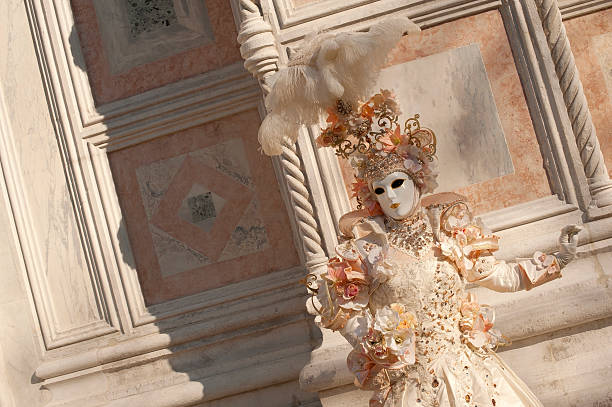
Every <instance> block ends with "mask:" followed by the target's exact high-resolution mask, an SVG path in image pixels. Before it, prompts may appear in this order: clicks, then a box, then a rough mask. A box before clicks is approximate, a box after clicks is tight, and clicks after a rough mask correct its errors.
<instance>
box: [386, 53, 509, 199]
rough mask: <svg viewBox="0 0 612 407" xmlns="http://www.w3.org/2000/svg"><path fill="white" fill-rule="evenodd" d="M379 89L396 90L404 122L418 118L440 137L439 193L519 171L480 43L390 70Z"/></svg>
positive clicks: (402, 64)
mask: <svg viewBox="0 0 612 407" xmlns="http://www.w3.org/2000/svg"><path fill="white" fill-rule="evenodd" d="M379 87H381V88H387V89H392V90H394V91H395V93H396V95H397V97H398V99H399V102H400V106H401V109H402V115H401V116H400V123H403V122H404V121H405V120H407V119H408V118H410V117H413V116H414V115H415V114H416V113H418V114H419V115H420V116H421V117H420V122H421V126H422V127H428V128H430V129H432V130H433V131H434V133H435V134H436V138H437V141H438V144H437V156H438V160H439V167H440V176H439V178H438V183H439V187H438V190H439V191H449V190H452V189H456V188H461V187H465V186H468V185H472V184H477V183H480V182H483V181H486V180H489V179H491V178H496V177H501V176H503V175H507V174H512V173H513V172H514V167H513V165H512V159H511V158H510V152H509V151H508V145H507V144H506V139H505V137H504V131H503V130H502V127H501V123H500V120H499V114H498V112H497V108H496V106H495V100H494V98H493V93H492V92H491V85H490V83H489V79H488V78H487V72H486V70H485V66H484V63H483V61H482V56H481V54H480V49H479V46H478V45H477V44H471V45H468V46H464V47H460V48H455V49H452V50H449V51H444V52H441V53H438V54H434V55H430V56H427V57H424V58H419V59H416V60H413V61H409V62H404V63H401V64H397V65H394V66H391V67H389V68H386V69H385V70H384V71H383V72H382V74H381V77H380V80H379Z"/></svg>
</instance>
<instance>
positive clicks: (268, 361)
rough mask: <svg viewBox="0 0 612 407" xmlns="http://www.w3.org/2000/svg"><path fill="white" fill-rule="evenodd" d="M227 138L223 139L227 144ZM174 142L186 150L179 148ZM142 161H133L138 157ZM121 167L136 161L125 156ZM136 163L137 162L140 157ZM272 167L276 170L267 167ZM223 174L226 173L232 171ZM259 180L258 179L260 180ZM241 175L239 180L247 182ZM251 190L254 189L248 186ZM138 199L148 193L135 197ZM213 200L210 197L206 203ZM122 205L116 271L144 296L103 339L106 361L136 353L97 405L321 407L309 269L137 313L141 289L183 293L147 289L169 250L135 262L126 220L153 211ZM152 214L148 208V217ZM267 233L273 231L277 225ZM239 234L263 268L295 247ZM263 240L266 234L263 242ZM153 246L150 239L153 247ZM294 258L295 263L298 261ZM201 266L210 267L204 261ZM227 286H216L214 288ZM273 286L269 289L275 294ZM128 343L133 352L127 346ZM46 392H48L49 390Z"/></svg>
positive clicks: (249, 231) (150, 304)
mask: <svg viewBox="0 0 612 407" xmlns="http://www.w3.org/2000/svg"><path fill="white" fill-rule="evenodd" d="M69 43H70V47H71V53H72V57H73V61H74V63H75V65H76V66H78V67H79V68H80V69H82V70H83V71H84V72H87V71H88V70H87V66H86V64H85V59H84V57H83V54H82V50H81V45H80V41H79V36H78V33H77V31H76V27H73V29H72V32H71V33H70V36H69ZM172 137H174V136H173V135H164V136H161V137H160V138H162V139H163V138H172ZM221 138H222V137H219V139H220V141H221ZM175 141H176V142H178V139H175ZM129 148H130V147H128V148H127V149H129ZM172 148H173V147H172ZM178 150H180V149H177V151H178ZM123 151H125V150H123ZM136 153H137V152H136V151H135V152H134V154H136ZM112 154H115V152H111V153H109V154H108V156H109V162H111V164H110V168H111V170H112V176H113V180H114V184H115V185H118V184H119V183H121V182H123V179H124V177H130V176H132V177H134V179H135V178H136V174H135V173H132V174H128V173H125V172H121V171H116V168H115V166H114V165H113V162H112V161H113V160H112V159H110V156H111V155H112ZM123 157H124V158H125V157H128V155H127V154H124V155H123ZM132 158H134V159H136V156H132ZM226 164H227V166H228V167H231V165H232V163H231V162H229V163H226ZM266 165H268V166H270V168H271V165H270V164H269V163H268V164H266ZM168 168H170V170H168ZM172 168H173V167H172V165H170V164H169V165H168V166H167V167H163V166H161V167H159V168H158V171H159V172H160V173H159V174H158V175H159V177H160V178H164V177H165V178H167V179H169V180H170V181H172V180H173V177H174V176H176V174H177V172H175V173H174V174H172V173H171V172H166V170H168V171H171V169H172ZM221 169H222V170H227V168H225V167H223V168H221ZM217 170H219V168H217ZM238 170H239V169H238ZM238 170H237V171H238ZM257 171H259V170H258V169H254V170H253V172H257ZM226 175H227V176H230V177H231V174H230V173H229V172H226ZM239 175H240V174H238V175H237V176H236V177H235V178H236V179H238V178H240V177H239ZM253 178H255V175H253ZM269 181H270V183H274V184H272V185H275V187H274V189H277V185H276V180H275V179H270V180H269ZM241 182H242V181H241ZM243 182H244V184H245V185H246V187H247V188H251V189H252V190H254V191H258V189H257V188H259V186H258V187H257V188H256V187H255V182H253V181H252V180H249V179H246V180H243ZM249 182H250V183H252V184H253V185H249ZM192 189H193V188H192ZM132 192H133V193H135V194H139V193H140V191H136V190H132ZM190 193H191V192H190ZM198 193H199V195H197V196H208V197H209V198H210V199H209V200H208V201H207V202H208V203H209V204H210V205H218V206H219V207H221V206H223V205H230V204H231V202H221V200H222V199H221V198H220V199H221V200H218V201H215V200H214V197H213V196H212V195H210V192H206V191H204V192H202V191H200V192H198ZM207 193H209V195H206V194H207ZM260 194H261V195H262V196H260V198H261V202H259V203H258V205H259V206H257V205H256V207H255V209H253V208H252V206H253V205H251V206H248V207H247V208H246V209H243V213H250V212H248V211H249V210H253V214H254V215H253V217H252V218H253V219H255V218H257V215H258V213H259V212H258V211H263V209H262V207H265V202H264V201H265V199H269V198H268V195H267V194H263V193H261V192H260ZM118 195H119V203H120V206H121V212H122V217H123V219H122V220H121V223H120V225H119V228H118V231H117V234H116V236H115V237H116V239H117V240H118V242H119V249H120V251H121V256H120V257H121V258H120V259H118V261H120V262H122V263H123V265H122V267H123V269H124V271H123V273H122V274H121V282H122V284H123V285H124V287H128V286H129V284H130V281H129V280H130V278H132V280H131V281H132V282H133V283H134V285H136V286H137V287H135V289H134V290H132V291H130V289H129V288H124V289H123V292H122V293H115V294H114V295H115V297H116V302H117V303H119V304H121V303H122V302H123V301H122V300H121V299H120V298H122V297H124V296H125V297H126V299H127V302H128V303H129V304H130V305H131V306H130V307H128V308H130V312H129V314H130V317H129V318H127V319H128V320H124V321H122V322H121V324H122V330H123V333H122V334H121V335H118V336H115V337H113V338H109V337H106V338H104V337H103V338H101V340H100V342H98V343H97V346H98V350H97V352H98V355H106V354H108V352H112V351H114V350H115V349H119V347H122V346H127V347H123V348H122V349H128V348H129V351H128V352H126V353H125V354H121V355H120V356H117V357H116V359H113V361H112V362H113V363H107V364H105V365H102V366H101V367H100V369H101V372H96V373H95V374H101V375H102V376H103V378H104V382H105V383H106V385H107V386H109V387H108V388H105V389H104V390H103V392H102V393H101V394H100V395H99V397H104V398H106V403H107V404H105V405H113V406H128V405H129V406H143V405H151V406H207V407H211V406H219V407H221V406H232V407H241V406H245V407H246V406H249V407H251V406H266V407H275V406H278V407H280V406H283V407H285V406H306V405H308V406H317V405H320V402H319V401H318V397H317V395H316V394H312V393H305V392H302V391H301V390H300V389H299V383H298V376H299V373H300V371H301V370H302V368H303V367H304V366H305V365H306V364H308V363H309V362H310V353H311V351H312V349H314V348H315V347H317V346H319V345H320V343H321V332H320V331H319V329H318V328H317V327H316V326H315V325H314V323H313V321H312V317H311V316H310V315H308V314H307V313H306V308H305V303H306V299H307V294H306V290H305V288H304V287H303V286H301V285H300V284H299V280H300V278H301V277H303V275H304V270H303V268H302V267H299V266H296V264H297V263H296V262H294V263H291V267H284V268H282V269H281V271H275V272H273V273H267V274H266V273H264V274H262V275H259V276H257V277H254V278H247V279H245V280H243V281H238V282H234V281H232V282H231V283H229V284H226V285H222V286H219V287H217V288H212V289H208V290H204V291H202V292H196V293H195V294H190V295H188V296H182V297H177V298H171V299H168V300H163V301H151V300H150V299H149V298H147V292H144V296H143V297H141V298H140V300H141V303H142V304H144V305H143V306H142V307H140V308H141V309H139V305H138V301H137V300H138V298H135V297H138V296H139V293H140V292H143V291H144V290H141V289H140V288H141V287H144V286H147V287H155V286H156V285H157V286H158V287H159V289H160V290H164V289H176V287H170V288H169V287H168V282H167V281H164V280H165V279H164V278H162V279H160V280H155V281H146V279H150V278H151V274H150V273H148V272H145V271H146V269H147V267H148V265H149V264H150V263H151V262H153V263H154V262H157V261H159V253H160V252H159V250H164V248H163V247H161V246H160V247H155V250H158V249H159V250H158V251H155V250H150V251H149V256H150V257H149V258H148V259H147V260H146V261H145V263H146V264H143V262H142V260H143V259H142V255H141V257H136V256H135V255H134V252H135V248H134V242H135V241H140V240H141V238H142V236H140V235H138V233H139V232H135V231H134V230H132V231H131V230H130V229H131V227H130V222H129V219H126V218H127V215H126V213H127V212H128V211H127V210H126V206H129V205H141V206H143V205H144V206H146V205H147V203H146V202H145V203H143V202H137V203H134V202H127V201H126V200H124V199H122V198H124V197H122V196H121V195H120V194H118ZM213 195H214V194H213ZM202 199H204V198H202ZM192 201H193V200H192ZM196 201H197V200H195V201H193V202H196ZM253 201H254V200H253ZM201 202H203V201H200V203H201ZM141 209H142V208H141ZM149 209H150V208H145V212H146V210H149ZM192 209H193V208H192ZM200 209H201V208H200ZM209 209H210V208H209ZM282 210H284V208H282ZM207 214H208V215H207ZM200 215H201V216H202V219H201V221H202V222H204V221H205V220H206V219H205V218H206V217H207V216H209V215H210V211H208V212H207V211H205V210H202V211H201V212H200ZM277 215H278V214H277ZM278 216H280V215H278ZM282 216H284V215H282ZM247 218H248V216H247ZM262 218H265V216H262ZM204 223H205V222H204ZM204 223H202V224H200V225H199V226H201V227H204V226H202V225H203V224H204ZM264 223H265V222H264ZM179 224H180V222H179ZM265 224H266V225H269V222H268V223H265ZM126 225H127V226H126ZM148 226H149V232H153V230H152V229H153V228H155V226H152V225H148ZM196 226H198V225H196ZM281 228H282V226H281ZM145 229H146V228H145ZM241 230H242V240H241V242H242V243H241V244H243V246H240V247H246V246H248V247H249V248H251V249H252V248H253V247H254V249H252V252H250V255H252V257H251V258H253V259H255V260H254V261H255V262H257V261H258V258H261V259H263V258H264V257H265V256H264V254H262V253H264V251H263V249H261V248H262V247H265V248H267V249H266V250H267V251H269V252H271V253H273V252H275V247H276V245H277V244H282V245H287V244H289V245H291V243H290V242H287V241H284V242H281V243H278V242H275V241H274V240H273V239H270V238H269V236H268V240H267V241H264V242H263V243H262V240H261V239H263V238H262V237H261V230H260V229H258V228H257V225H255V226H253V225H250V226H245V227H242V229H241ZM257 231H259V232H257ZM256 232H257V233H260V234H259V235H257V233H256ZM268 233H271V232H269V231H268ZM151 234H152V233H151ZM232 236H233V235H232ZM232 236H230V240H231V239H232ZM147 239H152V238H151V237H147ZM258 239H259V240H258ZM174 240H175V241H173V242H171V244H173V245H178V246H180V245H181V242H180V241H178V239H174ZM244 242H247V243H244ZM264 243H265V245H267V246H265V245H264ZM168 244H170V243H168ZM244 245H246V246H244ZM183 249H184V248H183ZM251 249H249V250H251ZM260 249H261V250H260ZM166 250H167V251H168V250H169V251H170V252H171V253H174V254H175V255H176V256H177V257H176V267H175V268H179V267H182V265H184V261H185V256H186V255H185V252H187V251H189V250H186V249H185V250H183V251H178V250H175V251H174V252H172V250H170V249H169V248H168V247H166ZM245 250H246V249H245ZM258 250H260V251H258ZM224 253H225V252H223V253H222V255H221V257H220V258H219V259H220V260H219V261H218V262H217V263H218V264H221V265H223V266H225V265H227V268H228V270H229V268H230V265H231V264H234V263H232V261H237V260H235V258H232V256H231V255H227V258H228V259H227V260H224V257H223V256H224V255H226V254H224ZM181 256H182V257H181ZM293 256H294V257H295V258H296V259H297V256H295V255H293ZM135 257H136V260H135ZM198 259H199V261H202V262H204V263H205V261H206V259H202V258H198ZM164 261H165V263H164V264H165V267H166V270H170V274H172V268H173V267H172V257H168V256H166V257H165V260H164ZM243 267H254V263H252V264H248V263H246V264H244V265H243ZM219 270H220V271H219ZM180 272H181V271H179V272H178V273H180ZM216 273H221V274H222V273H223V268H220V269H219V268H218V269H217V271H216ZM221 277H223V276H222V275H221ZM221 277H219V275H211V276H210V278H221ZM274 278H277V280H278V281H281V280H282V283H278V281H275V280H274ZM220 281H223V279H222V278H221V280H220ZM271 282H272V284H271ZM195 283H196V284H197V283H198V282H197V281H196V282H195ZM268 285H269V286H270V287H271V288H267V287H268ZM179 288H180V287H179ZM178 291H180V290H178ZM134 293H138V294H134ZM228 298H229V300H228ZM120 314H121V313H120ZM130 343H131V344H132V345H129V344H130ZM99 357H102V356H99ZM128 359H129V361H128ZM36 380H38V379H37V378H36V377H35V376H33V381H34V382H35V381H36ZM39 382H42V383H43V387H45V381H44V380H43V381H39ZM86 397H87V399H88V400H90V401H85V398H79V399H78V400H75V401H73V402H70V403H68V404H65V405H66V406H68V405H75V406H76V405H77V404H76V403H80V404H78V405H79V406H80V405H89V404H87V403H91V400H92V397H93V395H92V394H88V395H87V396H86ZM62 405H64V404H62ZM91 405H93V404H91ZM96 405H98V404H96Z"/></svg>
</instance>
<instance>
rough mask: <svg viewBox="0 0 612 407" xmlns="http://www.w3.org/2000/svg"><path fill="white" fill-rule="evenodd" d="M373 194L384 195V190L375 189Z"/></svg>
mask: <svg viewBox="0 0 612 407" xmlns="http://www.w3.org/2000/svg"><path fill="white" fill-rule="evenodd" d="M374 193H375V194H376V195H382V194H384V193H385V190H384V188H381V187H378V188H376V189H375V190H374Z"/></svg>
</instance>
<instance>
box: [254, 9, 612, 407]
mask: <svg viewBox="0 0 612 407" xmlns="http://www.w3.org/2000/svg"><path fill="white" fill-rule="evenodd" d="M260 7H261V10H262V13H263V16H264V17H265V18H267V19H268V21H270V23H271V25H272V27H273V30H274V35H275V36H276V38H277V41H278V43H279V47H280V49H281V52H280V55H281V56H284V55H286V54H287V52H286V51H285V50H286V48H287V47H291V48H294V47H299V46H300V41H301V40H302V38H303V37H304V35H306V34H307V33H309V32H311V31H312V30H313V29H325V30H331V31H334V30H344V29H365V28H367V27H368V26H369V25H370V24H372V23H373V22H375V21H377V20H378V19H380V18H383V17H384V16H388V15H390V14H400V15H406V16H408V17H410V18H411V19H412V20H413V21H415V22H417V23H418V24H419V25H420V26H421V28H427V27H429V26H432V25H436V24H440V23H443V22H446V21H450V20H453V19H456V18H461V17H466V16H470V15H474V14H478V13H481V12H483V11H487V10H498V11H499V12H500V13H501V15H502V17H503V21H504V24H505V27H506V30H507V32H508V37H509V41H510V44H511V48H512V51H513V54H514V56H515V63H516V66H517V70H518V71H519V76H520V79H521V83H522V85H523V88H524V91H525V95H526V98H527V103H528V106H529V109H530V114H531V117H532V120H533V124H534V128H535V129H536V134H537V138H538V142H539V144H540V149H541V152H542V155H543V157H544V162H545V167H546V171H547V174H548V177H549V180H550V184H551V188H552V190H553V192H554V194H555V195H553V196H551V197H547V198H543V199H539V200H536V201H533V202H529V203H526V204H521V205H517V206H514V207H510V208H506V209H502V210H499V211H494V212H491V213H488V214H485V215H483V216H482V217H483V219H484V220H485V222H486V223H488V224H490V225H491V226H492V227H493V229H494V230H495V231H496V232H497V233H498V234H499V235H500V236H502V238H503V242H504V245H503V250H501V251H500V252H499V254H498V257H499V258H503V259H512V258H515V257H522V256H528V255H530V254H531V253H532V252H533V250H544V251H552V250H554V249H555V247H556V244H557V243H556V240H557V236H558V230H559V229H560V227H562V226H563V225H565V224H568V223H582V222H583V221H588V223H587V224H586V226H587V232H586V233H585V234H584V235H583V236H582V237H581V244H582V245H583V246H582V253H583V254H582V255H583V256H584V258H587V259H592V260H593V261H594V265H595V266H594V268H593V264H589V262H588V261H587V262H577V264H576V265H572V267H571V268H570V269H569V270H574V273H576V274H573V275H572V277H571V278H567V279H565V280H564V283H563V284H562V285H563V286H564V287H563V289H561V288H560V287H559V285H549V286H545V287H542V288H540V290H539V292H538V293H537V295H536V296H535V297H534V298H530V301H529V302H524V306H523V308H522V309H520V310H519V311H517V312H514V313H513V314H512V315H513V317H514V318H515V319H516V321H522V320H525V319H526V320H527V321H528V322H527V328H525V327H521V328H520V329H519V327H518V326H517V325H516V323H515V324H514V325H512V324H511V323H510V322H508V321H510V319H504V318H503V317H502V318H501V320H502V322H501V326H502V329H504V328H506V329H504V330H507V331H508V332H509V335H510V336H513V337H514V338H517V339H520V340H521V341H523V342H525V341H536V342H537V341H544V342H545V341H546V340H551V339H543V336H544V335H547V334H549V333H551V332H552V334H551V335H553V336H554V335H561V333H560V332H564V330H567V329H578V330H580V329H582V328H576V327H581V326H584V324H585V323H587V322H588V323H590V322H592V323H594V324H598V323H600V322H598V321H607V320H608V319H609V317H610V316H611V315H612V314H611V309H612V303H611V295H610V290H609V289H608V288H607V287H608V285H607V282H606V281H608V278H609V277H608V275H607V273H606V274H604V275H605V276H603V277H602V276H599V277H597V278H594V276H597V275H598V273H599V270H601V268H600V264H601V262H602V260H603V259H602V258H600V254H599V253H600V250H602V249H601V248H606V247H609V244H610V240H609V238H610V236H612V229H611V226H612V223H611V222H612V219H611V218H609V217H608V218H606V217H605V216H600V217H598V218H593V217H592V216H588V215H587V213H588V211H589V208H590V205H591V201H592V197H591V194H590V191H589V188H588V182H587V179H586V176H585V172H584V168H583V164H582V162H581V160H580V152H579V149H578V146H577V145H576V142H575V140H574V135H573V130H572V126H571V121H570V119H569V117H568V114H567V110H566V107H565V103H564V101H563V92H562V90H561V87H560V83H559V80H558V78H557V76H556V72H555V63H554V62H553V58H552V56H551V53H550V49H549V47H548V45H547V41H546V35H545V34H544V30H543V27H542V21H541V20H540V17H539V15H538V11H537V8H536V5H535V3H534V2H533V1H531V0H508V1H481V2H469V1H467V2H466V1H458V2H453V1H432V2H426V3H417V2H411V1H409V2H399V1H392V0H389V1H385V0H382V1H379V2H374V1H367V0H364V1H359V0H355V1H348V2H342V3H338V2H331V1H327V0H322V1H318V2H313V3H311V4H307V5H305V6H301V7H297V8H294V7H293V4H292V2H291V1H289V0H261V1H260ZM606 7H607V6H606V5H602V3H601V2H592V1H579V2H572V3H571V4H570V3H568V2H565V3H564V4H563V6H562V9H561V12H562V13H567V16H568V17H574V16H576V15H580V14H579V13H583V14H586V13H588V12H596V11H597V10H600V9H603V8H606ZM282 60H283V61H286V58H282ZM309 133H310V134H309V135H310V137H311V142H312V138H313V136H316V133H317V129H309ZM304 135H305V133H304V134H302V137H301V138H300V139H299V141H298V145H299V146H300V148H301V153H302V159H303V162H304V163H305V173H306V174H307V175H308V184H309V187H310V189H311V190H312V191H313V192H314V193H315V194H316V195H315V199H314V200H313V201H314V203H315V209H316V212H317V215H318V219H319V221H320V222H321V223H320V224H321V227H322V233H323V236H324V240H325V242H326V246H327V249H328V252H330V251H329V250H330V247H329V246H330V243H331V242H332V241H333V237H331V235H332V234H333V233H334V232H335V230H334V229H332V226H331V225H330V224H332V223H333V222H332V219H334V218H335V220H336V221H337V219H338V218H337V217H335V216H336V213H337V212H336V208H346V207H347V206H348V204H347V197H346V194H345V193H344V194H343V193H338V191H339V190H342V192H344V188H337V187H336V188H334V185H336V186H337V185H342V177H341V174H340V172H339V169H338V168H337V167H335V166H328V168H322V167H323V166H326V165H327V164H328V161H325V160H323V159H321V154H320V153H319V152H317V150H316V148H302V146H305V145H307V141H306V140H304V137H303V136H304ZM311 146H312V144H311ZM307 155H310V156H311V157H312V158H309V157H308V156H307ZM313 164H314V165H316V166H317V167H318V168H309V167H311V165H313ZM330 168H331V171H330ZM321 174H324V176H323V177H322V176H321ZM330 178H331V179H330ZM330 191H335V192H332V193H330ZM319 193H324V194H325V195H324V196H325V197H326V198H327V199H326V200H324V201H321V200H320V199H318V198H319V196H318V194H319ZM328 241H329V242H330V243H327V242H328ZM591 242H598V243H593V244H595V245H598V244H600V245H601V246H598V248H593V247H592V246H589V244H590V243H591ZM603 250H605V249H603ZM604 261H606V262H607V261H608V260H604ZM569 270H568V273H570V271H569ZM578 270H581V271H578ZM583 273H590V274H589V277H586V281H588V284H589V285H588V287H587V286H585V285H584V284H585V282H584V281H582V278H585V277H584V276H585V274H583ZM580 275H582V277H579V276H580ZM559 290H561V291H559ZM578 293H580V294H578ZM559 299H561V300H559ZM551 300H552V302H551ZM590 300H592V301H590ZM516 301H518V300H516V299H512V298H509V297H507V296H506V297H504V296H502V297H500V298H498V299H497V301H496V305H497V306H498V307H499V308H500V312H501V315H504V314H503V313H504V312H506V313H508V312H509V311H508V310H510V309H512V307H513V304H516ZM489 302H492V301H489ZM577 303H580V304H581V306H580V307H576V304H577ZM533 310H538V311H541V312H538V313H537V315H534V316H529V315H530V314H532V313H533ZM506 315H508V314H506ZM602 323H604V322H602ZM604 324H605V323H604ZM525 329H527V331H525ZM584 329H587V330H588V329H594V328H584ZM521 330H523V331H521ZM555 332H557V334H554V333H555ZM581 338H582V337H580V335H579V337H577V339H576V340H578V341H580V340H583V339H581ZM545 343H546V342H545ZM348 350H349V346H348V344H347V343H346V342H345V341H344V340H343V339H342V338H341V337H339V335H335V334H331V333H329V332H323V343H322V345H321V346H320V347H319V348H317V349H316V350H315V351H313V354H312V359H311V363H310V364H309V365H308V366H306V367H305V369H304V370H302V373H301V383H302V387H303V388H304V389H305V390H308V391H317V392H319V394H320V396H321V401H322V403H323V405H324V406H344V405H365V402H366V400H367V398H368V396H367V394H366V393H363V392H358V391H356V390H354V388H353V387H352V386H350V385H349V386H347V385H348V384H349V383H351V382H352V377H351V376H350V374H349V373H348V370H347V369H346V365H345V357H346V353H347V352H348ZM516 352H519V350H517V351H515V352H514V353H516ZM519 359H520V360H521V361H522V363H525V361H526V360H527V359H525V358H524V357H519ZM574 363H580V361H578V362H574ZM537 368H538V369H540V370H542V369H550V368H551V366H548V365H545V364H540V365H538V366H537ZM592 368H593V370H592V371H593V372H598V373H593V374H589V375H588V376H589V378H590V379H593V378H597V379H595V381H596V382H597V383H598V385H599V386H605V384H604V383H605V381H606V379H605V378H601V377H602V375H603V377H609V376H610V374H611V373H612V370H611V369H610V367H609V366H608V365H607V364H606V363H605V362H604V363H602V362H599V363H597V364H595V365H593V367H592ZM521 369H522V368H520V366H519V369H518V370H519V372H520V371H521ZM556 376H557V377H558V382H557V383H551V382H550V381H548V379H546V378H543V377H539V378H537V380H536V381H534V382H530V384H532V385H533V386H535V387H538V386H539V387H538V388H544V387H546V386H549V387H551V386H552V388H554V389H558V388H559V387H560V386H561V387H562V386H565V385H567V383H569V382H571V380H572V378H571V377H570V376H563V375H561V376H559V375H556ZM571 387H572V390H573V393H571V395H570V396H568V397H569V399H571V400H580V398H579V397H577V395H579V394H580V391H581V390H580V389H584V390H586V388H587V387H588V388H592V387H594V385H593V383H592V382H591V383H588V382H587V380H585V381H578V382H577V383H574V384H572V385H571ZM554 394H555V391H552V392H551V391H548V393H546V392H543V397H544V398H543V399H544V400H547V401H548V400H552V399H553V395H554ZM572 397H573V398H572ZM598 397H606V396H605V395H604V394H603V393H601V392H598V393H596V394H594V395H593V397H592V399H593V400H599V399H598ZM569 399H568V400H569ZM601 400H603V398H602V399H601Z"/></svg>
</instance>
